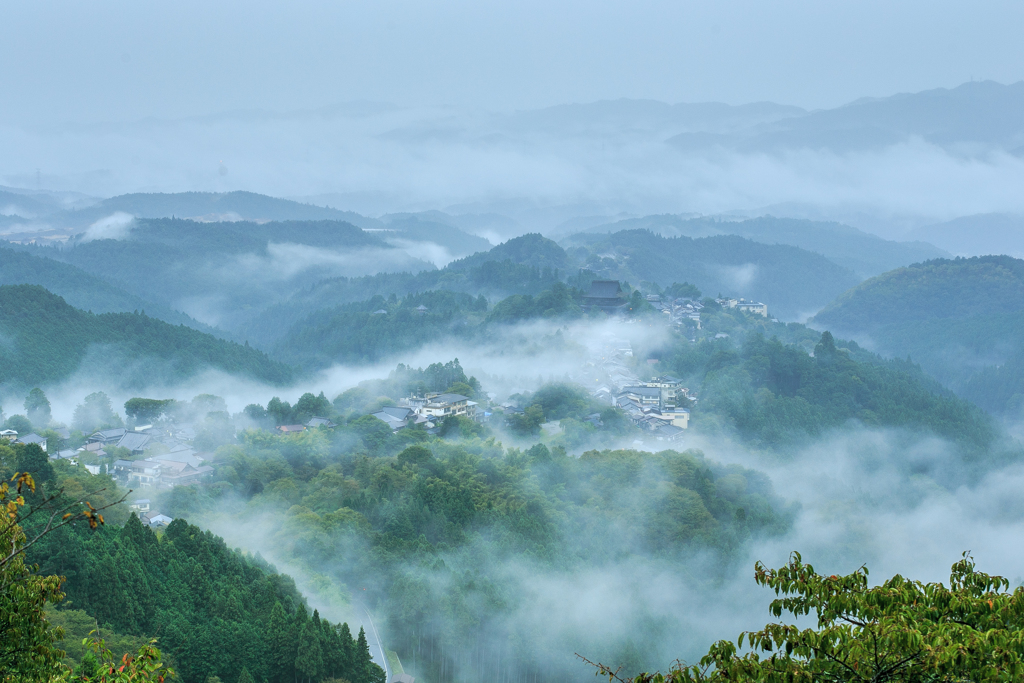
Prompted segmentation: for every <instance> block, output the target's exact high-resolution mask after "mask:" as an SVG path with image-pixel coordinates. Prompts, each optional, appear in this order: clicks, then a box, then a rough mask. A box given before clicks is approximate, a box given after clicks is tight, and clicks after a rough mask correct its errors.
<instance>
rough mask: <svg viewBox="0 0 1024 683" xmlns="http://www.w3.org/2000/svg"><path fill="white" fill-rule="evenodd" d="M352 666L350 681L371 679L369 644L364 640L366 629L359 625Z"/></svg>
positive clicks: (358, 681)
mask: <svg viewBox="0 0 1024 683" xmlns="http://www.w3.org/2000/svg"><path fill="white" fill-rule="evenodd" d="M353 664H354V666H353V667H352V669H353V671H352V673H353V677H352V683H371V681H372V680H373V678H372V675H373V657H372V656H371V655H370V644H369V643H368V642H366V631H365V630H364V629H363V627H362V626H360V627H359V638H358V639H357V640H356V651H355V662H353Z"/></svg>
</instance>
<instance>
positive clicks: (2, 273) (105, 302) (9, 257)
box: [0, 248, 213, 332]
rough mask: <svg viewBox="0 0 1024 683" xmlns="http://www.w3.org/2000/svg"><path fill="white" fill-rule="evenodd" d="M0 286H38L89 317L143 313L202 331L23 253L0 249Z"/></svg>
mask: <svg viewBox="0 0 1024 683" xmlns="http://www.w3.org/2000/svg"><path fill="white" fill-rule="evenodd" d="M0 285H40V286H41V287H45V288H46V289H48V290H49V291H51V292H53V293H54V294H56V295H57V296H60V297H63V298H64V300H65V301H67V302H68V303H69V304H71V305H72V306H74V307H76V308H81V309H82V310H88V311H91V312H93V313H127V312H128V311H146V312H147V313H148V314H149V315H151V316H153V317H154V318H159V319H160V320H163V321H164V322H168V323H171V324H172V325H187V326H189V327H196V328H200V327H205V326H204V325H202V323H199V322H197V321H195V320H193V319H192V318H190V317H188V316H187V315H185V314H184V313H179V312H177V311H174V310H171V309H169V308H167V307H165V306H161V305H159V304H156V303H154V302H152V301H147V300H145V299H142V298H140V297H137V296H135V295H133V294H129V293H128V292H125V291H124V290H122V289H119V288H117V287H115V286H114V285H112V284H110V283H109V282H107V281H105V280H103V279H101V278H98V277H96V276H95V275H90V274H89V273H87V272H85V271H84V270H82V269H81V268H77V267H75V266H72V265H70V264H68V263H61V262H59V261H55V260H53V259H49V258H42V257H39V256H34V255H32V254H30V253H27V252H24V251H16V250H14V249H4V248H0ZM204 331H208V332H213V330H211V329H206V330H204Z"/></svg>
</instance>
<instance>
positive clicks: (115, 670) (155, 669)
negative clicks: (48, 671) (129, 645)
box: [50, 631, 174, 683]
mask: <svg viewBox="0 0 1024 683" xmlns="http://www.w3.org/2000/svg"><path fill="white" fill-rule="evenodd" d="M93 633H95V631H94V632H93ZM90 635H92V634H90ZM82 644H83V645H85V646H86V647H88V648H89V649H90V657H89V664H87V665H84V666H83V667H82V669H83V670H82V671H79V672H75V673H72V672H71V671H70V670H65V671H64V672H63V673H62V674H60V675H59V676H56V677H55V678H54V679H53V680H52V681H51V682H50V683H76V682H79V681H80V682H81V683H150V682H152V683H164V682H165V681H166V680H167V679H168V678H174V669H171V668H168V667H167V666H165V665H164V664H163V662H162V661H161V654H160V650H158V649H157V648H156V641H155V640H152V641H150V642H149V643H148V644H146V645H143V646H142V647H140V648H139V651H138V652H137V653H136V654H134V655H132V654H125V655H123V656H122V657H121V659H117V658H116V657H115V655H114V653H113V652H111V651H110V650H109V649H108V648H107V645H106V642H104V641H103V639H102V638H97V637H93V638H86V639H85V640H83V641H82ZM83 664H84V661H83Z"/></svg>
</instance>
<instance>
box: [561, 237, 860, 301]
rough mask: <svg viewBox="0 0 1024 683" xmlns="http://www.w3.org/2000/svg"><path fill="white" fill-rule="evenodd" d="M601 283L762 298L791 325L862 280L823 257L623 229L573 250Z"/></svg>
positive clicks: (734, 240) (764, 246)
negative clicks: (676, 285) (687, 286)
mask: <svg viewBox="0 0 1024 683" xmlns="http://www.w3.org/2000/svg"><path fill="white" fill-rule="evenodd" d="M572 255H573V256H574V257H575V258H577V259H585V261H584V263H585V267H586V268H588V269H590V270H591V271H593V272H594V273H596V274H597V275H599V276H600V277H602V278H610V279H623V280H628V281H629V282H630V283H632V284H634V285H638V284H640V283H641V282H654V283H658V284H660V285H661V286H668V285H670V284H672V283H673V282H690V283H692V284H695V285H697V287H699V288H700V289H701V290H702V291H704V292H705V293H707V294H711V295H714V294H718V293H721V294H723V295H726V296H737V297H746V298H749V299H757V300H760V301H763V302H765V303H766V304H768V307H769V309H770V310H771V312H772V313H773V314H774V315H776V316H778V317H780V318H784V319H788V320H793V319H799V318H802V317H804V316H807V315H809V314H810V313H811V312H813V311H816V310H819V309H820V308H821V306H823V305H825V303H827V302H828V301H830V300H831V299H833V298H834V297H836V296H837V295H838V294H839V293H841V292H843V291H845V290H847V289H849V288H850V287H852V286H854V285H855V284H856V283H857V281H858V278H857V276H856V275H854V274H853V273H852V272H850V271H849V270H847V269H845V268H842V267H840V266H837V265H836V264H835V263H833V262H831V261H829V260H828V259H826V258H825V257H824V256H821V255H820V254H815V253H812V252H809V251H806V250H803V249H800V248H798V247H792V246H788V245H779V244H771V245H770V244H761V243H759V242H753V241H751V240H748V239H744V238H742V237H737V236H734V235H715V236H712V237H702V238H697V239H692V238H689V237H661V236H659V235H655V234H653V233H651V232H649V231H647V230H624V231H621V232H617V233H614V234H612V235H609V236H608V237H606V238H600V239H597V240H594V241H593V242H591V243H590V244H588V245H587V246H586V247H579V248H577V249H575V250H573V251H572Z"/></svg>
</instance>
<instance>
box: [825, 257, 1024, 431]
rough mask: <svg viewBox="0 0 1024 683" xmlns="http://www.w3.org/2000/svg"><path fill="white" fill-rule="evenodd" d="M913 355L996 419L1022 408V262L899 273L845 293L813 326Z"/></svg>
mask: <svg viewBox="0 0 1024 683" xmlns="http://www.w3.org/2000/svg"><path fill="white" fill-rule="evenodd" d="M812 324H814V325H815V326H819V327H828V328H830V329H832V330H836V331H837V332H839V333H841V334H843V335H856V336H858V337H860V338H865V337H866V338H869V339H870V340H871V342H872V343H873V344H874V346H875V348H876V349H878V350H879V351H880V352H882V353H886V354H890V355H894V356H899V357H903V358H905V357H907V356H910V357H911V358H912V359H914V360H915V361H916V362H918V363H920V364H921V367H922V368H923V369H924V370H925V371H926V372H928V373H929V374H931V375H932V376H934V377H936V378H937V379H939V380H940V381H941V382H942V383H943V384H945V385H946V386H948V387H950V388H952V389H953V390H954V391H956V392H957V393H959V394H960V395H962V396H965V397H967V398H969V399H971V400H972V401H974V402H976V403H977V404H978V405H980V406H982V407H983V408H985V409H987V410H990V411H992V412H995V413H1002V412H1011V413H1014V414H1016V412H1017V411H1019V410H1020V409H1021V408H1022V407H1024V261H1021V260H1019V259H1015V258H1011V257H1009V256H978V257H973V258H957V259H940V260H934V261H927V262H925V263H920V264H916V265H913V266H909V267H907V268H900V269H898V270H894V271H892V272H890V273H885V274H883V275H880V276H878V277H875V278H872V279H870V280H868V281H866V282H864V283H862V284H860V285H858V286H857V287H855V288H854V289H852V290H850V291H849V292H846V293H845V294H843V295H842V296H841V297H839V298H838V299H836V301H835V302H833V303H832V304H831V305H829V306H828V307H826V308H825V309H824V310H822V311H821V312H820V313H819V314H818V315H816V316H815V317H814V319H813V320H812Z"/></svg>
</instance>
